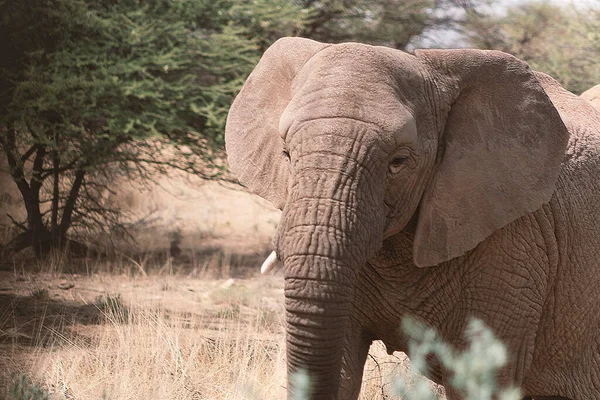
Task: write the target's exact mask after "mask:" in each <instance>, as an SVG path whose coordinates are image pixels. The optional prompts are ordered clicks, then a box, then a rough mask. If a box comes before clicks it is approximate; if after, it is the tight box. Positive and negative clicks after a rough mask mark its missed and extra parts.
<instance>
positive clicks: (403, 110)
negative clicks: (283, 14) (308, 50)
mask: <svg viewBox="0 0 600 400" xmlns="http://www.w3.org/2000/svg"><path fill="white" fill-rule="evenodd" d="M392 61H393V60H390V59H389V57H388V56H387V55H386V54H385V53H382V52H381V51H380V50H378V48H376V47H372V46H365V45H360V44H344V45H336V46H331V47H329V48H327V49H326V50H324V51H322V52H320V53H318V54H317V55H316V56H315V57H313V58H312V59H311V60H309V61H308V62H307V63H306V65H305V66H304V67H303V68H302V70H301V71H300V73H299V74H298V76H297V77H296V79H295V81H294V84H293V86H292V98H291V100H290V102H289V104H288V106H287V107H286V109H285V112H284V114H283V115H282V118H281V121H280V131H281V133H282V134H285V133H286V132H287V130H288V129H289V128H290V126H291V125H292V124H293V123H294V122H304V121H310V120H313V119H321V118H350V119H355V120H359V121H363V122H366V123H371V124H374V125H376V126H378V127H380V128H381V129H382V130H384V131H387V132H392V133H393V132H400V131H402V129H403V127H404V126H405V125H406V123H407V120H410V119H412V115H413V114H414V113H413V111H412V110H411V108H412V107H411V106H412V104H411V103H410V102H406V101H401V100H400V97H402V98H404V97H405V96H404V95H402V96H400V94H399V85H398V81H397V79H396V75H397V74H396V71H395V69H397V65H396V64H397V63H396V64H394V63H393V62H392ZM407 74H408V72H407Z"/></svg>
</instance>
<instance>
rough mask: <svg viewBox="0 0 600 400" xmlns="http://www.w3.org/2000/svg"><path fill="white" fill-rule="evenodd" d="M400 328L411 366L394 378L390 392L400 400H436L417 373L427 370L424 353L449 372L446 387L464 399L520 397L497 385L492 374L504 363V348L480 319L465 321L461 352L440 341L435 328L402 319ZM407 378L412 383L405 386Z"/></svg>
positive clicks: (516, 389)
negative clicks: (464, 347)
mask: <svg viewBox="0 0 600 400" xmlns="http://www.w3.org/2000/svg"><path fill="white" fill-rule="evenodd" d="M402 329H403V331H404V332H405V334H407V335H408V336H409V352H408V356H409V359H410V362H411V369H410V371H409V374H408V376H406V377H398V378H396V381H395V382H394V393H393V394H394V395H396V396H402V399H403V400H436V399H437V396H436V395H435V393H434V392H433V390H432V388H431V385H429V384H428V383H427V382H426V381H425V379H424V378H423V377H422V375H420V374H419V373H421V374H424V373H425V372H426V370H427V356H428V355H434V356H436V358H437V359H438V360H439V361H440V363H441V365H442V366H443V367H444V368H445V369H446V370H447V371H449V372H450V374H451V375H450V380H449V384H450V386H451V387H452V388H453V389H455V390H457V391H458V392H460V393H461V394H462V395H463V396H464V399H465V400H491V399H492V398H494V399H499V400H519V399H521V397H522V396H521V393H520V390H519V389H518V388H512V387H511V388H507V389H501V388H499V387H498V384H497V381H496V374H497V372H498V370H499V369H500V368H502V367H503V366H504V365H505V364H506V359H507V354H506V347H505V346H504V345H503V344H502V342H500V341H499V340H498V339H497V338H496V337H495V336H494V334H493V333H492V331H491V330H490V329H489V328H488V327H487V326H486V325H485V324H484V323H483V322H482V321H481V320H478V319H473V320H471V321H470V322H469V324H468V326H467V329H466V331H465V339H466V340H467V343H468V347H467V349H466V350H465V351H463V352H459V351H456V350H455V349H453V348H452V347H450V346H449V345H448V344H446V343H444V342H443V341H442V340H441V339H440V338H439V336H438V334H437V332H436V331H435V330H433V329H431V328H427V327H426V326H425V325H423V324H421V323H420V322H417V321H416V320H414V319H410V318H407V319H405V320H404V321H403V323H402ZM410 381H412V382H414V383H413V384H412V385H410V386H409V385H408V384H407V382H410Z"/></svg>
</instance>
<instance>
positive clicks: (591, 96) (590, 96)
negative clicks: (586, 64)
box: [581, 85, 600, 111]
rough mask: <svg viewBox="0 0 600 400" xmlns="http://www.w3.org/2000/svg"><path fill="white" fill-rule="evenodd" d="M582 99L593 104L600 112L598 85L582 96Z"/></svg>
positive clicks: (599, 88) (599, 90) (599, 87)
mask: <svg viewBox="0 0 600 400" xmlns="http://www.w3.org/2000/svg"><path fill="white" fill-rule="evenodd" d="M581 97H582V98H584V99H586V100H587V101H589V102H590V103H592V106H594V108H595V109H596V110H599V111H600V85H596V86H594V87H592V88H590V89H588V90H586V91H585V92H583V93H582V94H581Z"/></svg>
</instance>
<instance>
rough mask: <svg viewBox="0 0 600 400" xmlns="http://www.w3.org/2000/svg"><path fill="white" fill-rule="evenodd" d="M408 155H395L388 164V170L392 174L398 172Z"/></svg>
mask: <svg viewBox="0 0 600 400" xmlns="http://www.w3.org/2000/svg"><path fill="white" fill-rule="evenodd" d="M408 158H409V157H408V156H396V157H394V158H393V159H392V161H391V162H390V165H389V170H390V172H391V173H392V174H395V173H397V172H399V171H400V170H401V169H402V166H403V165H404V164H405V163H406V161H408Z"/></svg>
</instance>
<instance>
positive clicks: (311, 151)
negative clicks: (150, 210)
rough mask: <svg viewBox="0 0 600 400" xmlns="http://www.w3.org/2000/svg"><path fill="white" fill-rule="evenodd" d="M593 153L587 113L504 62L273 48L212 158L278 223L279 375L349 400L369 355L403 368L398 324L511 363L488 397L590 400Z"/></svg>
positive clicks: (599, 178) (598, 236) (353, 47)
mask: <svg viewBox="0 0 600 400" xmlns="http://www.w3.org/2000/svg"><path fill="white" fill-rule="evenodd" d="M599 134H600V114H599V113H598V112H597V111H595V110H594V109H593V108H592V107H591V106H590V105H589V104H588V103H587V102H586V101H585V100H583V99H581V98H579V97H577V96H574V95H572V94H571V93H569V92H567V91H565V90H564V89H563V88H561V87H560V85H559V84H558V83H557V82H556V81H554V80H553V79H552V78H550V77H548V76H546V75H543V74H538V73H534V72H532V71H531V70H530V69H529V68H528V66H527V65H526V64H525V63H524V62H522V61H520V60H518V59H516V58H514V57H512V56H509V55H507V54H504V53H501V52H495V51H480V50H423V51H418V52H416V54H415V55H411V54H407V53H404V52H400V51H396V50H391V49H387V48H383V47H372V46H367V45H361V44H356V43H347V44H339V45H326V44H321V43H317V42H314V41H310V40H306V39H299V38H285V39H281V40H279V41H278V42H276V43H275V44H274V45H273V46H272V47H271V48H269V49H268V50H267V52H266V53H265V54H264V56H263V58H262V59H261V61H260V62H259V64H258V65H257V67H256V68H255V70H254V72H253V73H252V74H251V76H250V77H249V78H248V80H247V82H246V84H245V86H244V88H243V89H242V91H241V92H240V94H239V96H238V97H237V98H236V100H235V102H234V104H233V106H232V108H231V111H230V114H229V118H228V121H227V130H226V144H227V152H228V156H229V162H230V165H231V169H232V170H233V171H234V173H236V174H237V176H238V178H239V179H240V181H241V182H242V183H244V184H245V185H246V186H248V187H249V188H250V189H251V190H252V191H254V192H255V193H257V194H259V195H260V196H262V197H264V198H266V199H268V200H270V201H271V202H273V203H274V204H275V205H276V206H278V207H279V208H280V209H282V210H283V213H282V217H281V222H280V225H279V228H278V232H277V236H276V238H275V241H274V246H275V250H276V252H277V254H278V256H279V259H280V260H281V261H282V262H283V266H284V267H283V268H284V277H285V298H286V301H285V304H286V320H287V328H286V329H287V362H288V373H291V372H293V371H296V370H297V369H298V368H306V369H308V372H309V374H310V375H311V377H312V378H313V392H312V397H311V398H313V399H355V398H356V397H357V396H358V393H359V391H360V384H361V377H362V372H363V365H364V363H365V359H366V356H367V352H368V349H369V345H370V344H371V342H372V341H373V340H376V339H380V340H382V341H383V342H384V343H385V345H386V346H387V348H388V350H389V351H394V350H401V351H405V350H406V349H407V346H406V342H405V341H404V338H403V337H402V335H400V333H399V326H400V321H401V319H402V317H403V316H405V315H412V316H416V317H418V318H420V319H421V320H422V321H424V322H426V323H427V324H429V325H431V326H433V327H435V328H436V329H437V330H438V331H439V332H440V333H441V335H442V336H443V337H444V338H445V339H446V340H447V341H449V342H450V343H452V344H455V345H457V346H461V345H463V336H462V335H463V331H464V328H465V325H466V323H467V322H468V320H469V318H471V317H478V318H481V319H483V320H484V321H485V322H486V323H487V325H488V326H490V327H491V328H492V329H493V330H494V332H495V333H496V334H497V335H498V336H499V338H500V339H501V340H502V341H503V342H504V343H505V344H506V345H507V346H508V350H509V354H510V359H509V362H508V365H507V366H506V367H505V368H504V369H503V370H502V371H501V376H500V381H501V383H502V384H517V385H520V386H521V387H522V388H523V392H524V394H526V395H529V396H533V397H534V398H536V399H543V398H545V397H547V396H548V397H549V396H558V397H557V398H561V397H564V398H570V399H574V400H579V399H600V394H599V393H600V312H599V310H598V305H599V304H600V267H599V266H598V262H599V260H600V160H599V155H598V149H599V144H600V137H599ZM431 378H432V379H434V380H435V381H437V382H439V383H442V384H444V383H445V382H447V374H446V373H445V371H443V370H441V369H440V368H439V367H437V366H435V365H433V372H432V375H431ZM288 387H290V385H289V384H288ZM448 397H449V398H450V399H459V398H460V396H458V395H457V394H456V393H452V392H451V391H449V392H448Z"/></svg>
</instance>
